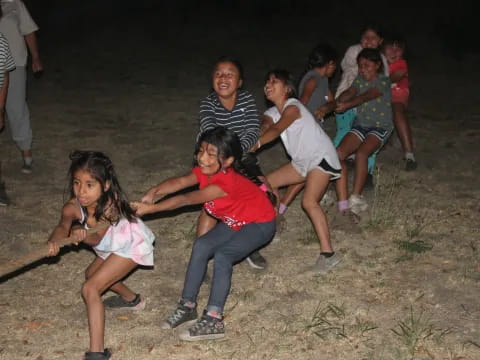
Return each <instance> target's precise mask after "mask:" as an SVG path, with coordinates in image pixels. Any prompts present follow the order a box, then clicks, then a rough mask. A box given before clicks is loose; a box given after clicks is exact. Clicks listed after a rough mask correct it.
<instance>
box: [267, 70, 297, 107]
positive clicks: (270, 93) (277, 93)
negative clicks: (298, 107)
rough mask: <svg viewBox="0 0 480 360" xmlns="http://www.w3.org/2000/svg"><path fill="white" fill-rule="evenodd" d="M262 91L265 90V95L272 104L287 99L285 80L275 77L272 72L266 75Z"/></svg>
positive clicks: (287, 92)
mask: <svg viewBox="0 0 480 360" xmlns="http://www.w3.org/2000/svg"><path fill="white" fill-rule="evenodd" d="M263 91H264V92H265V97H266V98H267V99H268V100H270V101H271V102H273V103H274V104H277V103H278V102H281V101H284V100H286V99H288V95H289V92H290V91H289V88H288V86H287V85H286V84H285V82H283V81H282V80H280V79H278V78H276V77H275V75H274V74H270V76H269V77H268V79H267V81H266V82H265V86H264V88H263Z"/></svg>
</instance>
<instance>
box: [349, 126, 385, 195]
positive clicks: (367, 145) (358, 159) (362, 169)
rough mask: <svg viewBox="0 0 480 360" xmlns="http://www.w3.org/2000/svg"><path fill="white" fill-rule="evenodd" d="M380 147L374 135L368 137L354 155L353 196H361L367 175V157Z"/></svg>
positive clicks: (379, 142)
mask: <svg viewBox="0 0 480 360" xmlns="http://www.w3.org/2000/svg"><path fill="white" fill-rule="evenodd" d="M381 145H382V143H381V141H380V140H379V139H378V138H377V137H376V136H374V135H368V136H367V137H366V138H365V141H364V142H363V143H362V144H361V145H360V147H359V148H358V149H357V151H356V153H355V180H354V183H353V194H355V195H361V194H362V192H363V187H364V186H365V180H366V179H367V174H368V166H367V162H368V157H369V156H370V155H371V154H373V153H374V152H375V151H377V149H379V148H380V146H381Z"/></svg>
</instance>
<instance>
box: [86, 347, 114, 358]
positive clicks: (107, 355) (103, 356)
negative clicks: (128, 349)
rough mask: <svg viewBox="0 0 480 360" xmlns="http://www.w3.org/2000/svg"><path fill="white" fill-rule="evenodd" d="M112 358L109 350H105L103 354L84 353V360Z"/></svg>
mask: <svg viewBox="0 0 480 360" xmlns="http://www.w3.org/2000/svg"><path fill="white" fill-rule="evenodd" d="M111 357H112V353H111V352H110V350H108V349H105V350H103V352H93V351H87V352H86V353H85V360H108V359H110V358H111Z"/></svg>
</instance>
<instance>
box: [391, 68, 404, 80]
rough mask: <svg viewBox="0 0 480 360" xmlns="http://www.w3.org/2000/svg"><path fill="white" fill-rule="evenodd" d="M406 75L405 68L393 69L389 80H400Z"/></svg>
mask: <svg viewBox="0 0 480 360" xmlns="http://www.w3.org/2000/svg"><path fill="white" fill-rule="evenodd" d="M406 75H407V72H406V71H405V70H395V71H394V72H392V73H391V74H390V81H391V82H392V83H396V82H398V81H400V80H402V79H403V78H404V77H405V76H406Z"/></svg>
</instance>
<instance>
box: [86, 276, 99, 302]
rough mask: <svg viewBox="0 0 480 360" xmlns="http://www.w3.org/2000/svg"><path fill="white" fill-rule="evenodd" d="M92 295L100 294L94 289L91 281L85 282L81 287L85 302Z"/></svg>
mask: <svg viewBox="0 0 480 360" xmlns="http://www.w3.org/2000/svg"><path fill="white" fill-rule="evenodd" d="M94 294H98V295H99V294H100V292H99V290H98V289H97V288H96V286H95V285H94V283H93V282H92V281H88V280H87V281H85V282H84V283H83V285H82V296H83V298H84V299H85V300H87V299H88V298H89V297H90V296H92V295H94Z"/></svg>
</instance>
